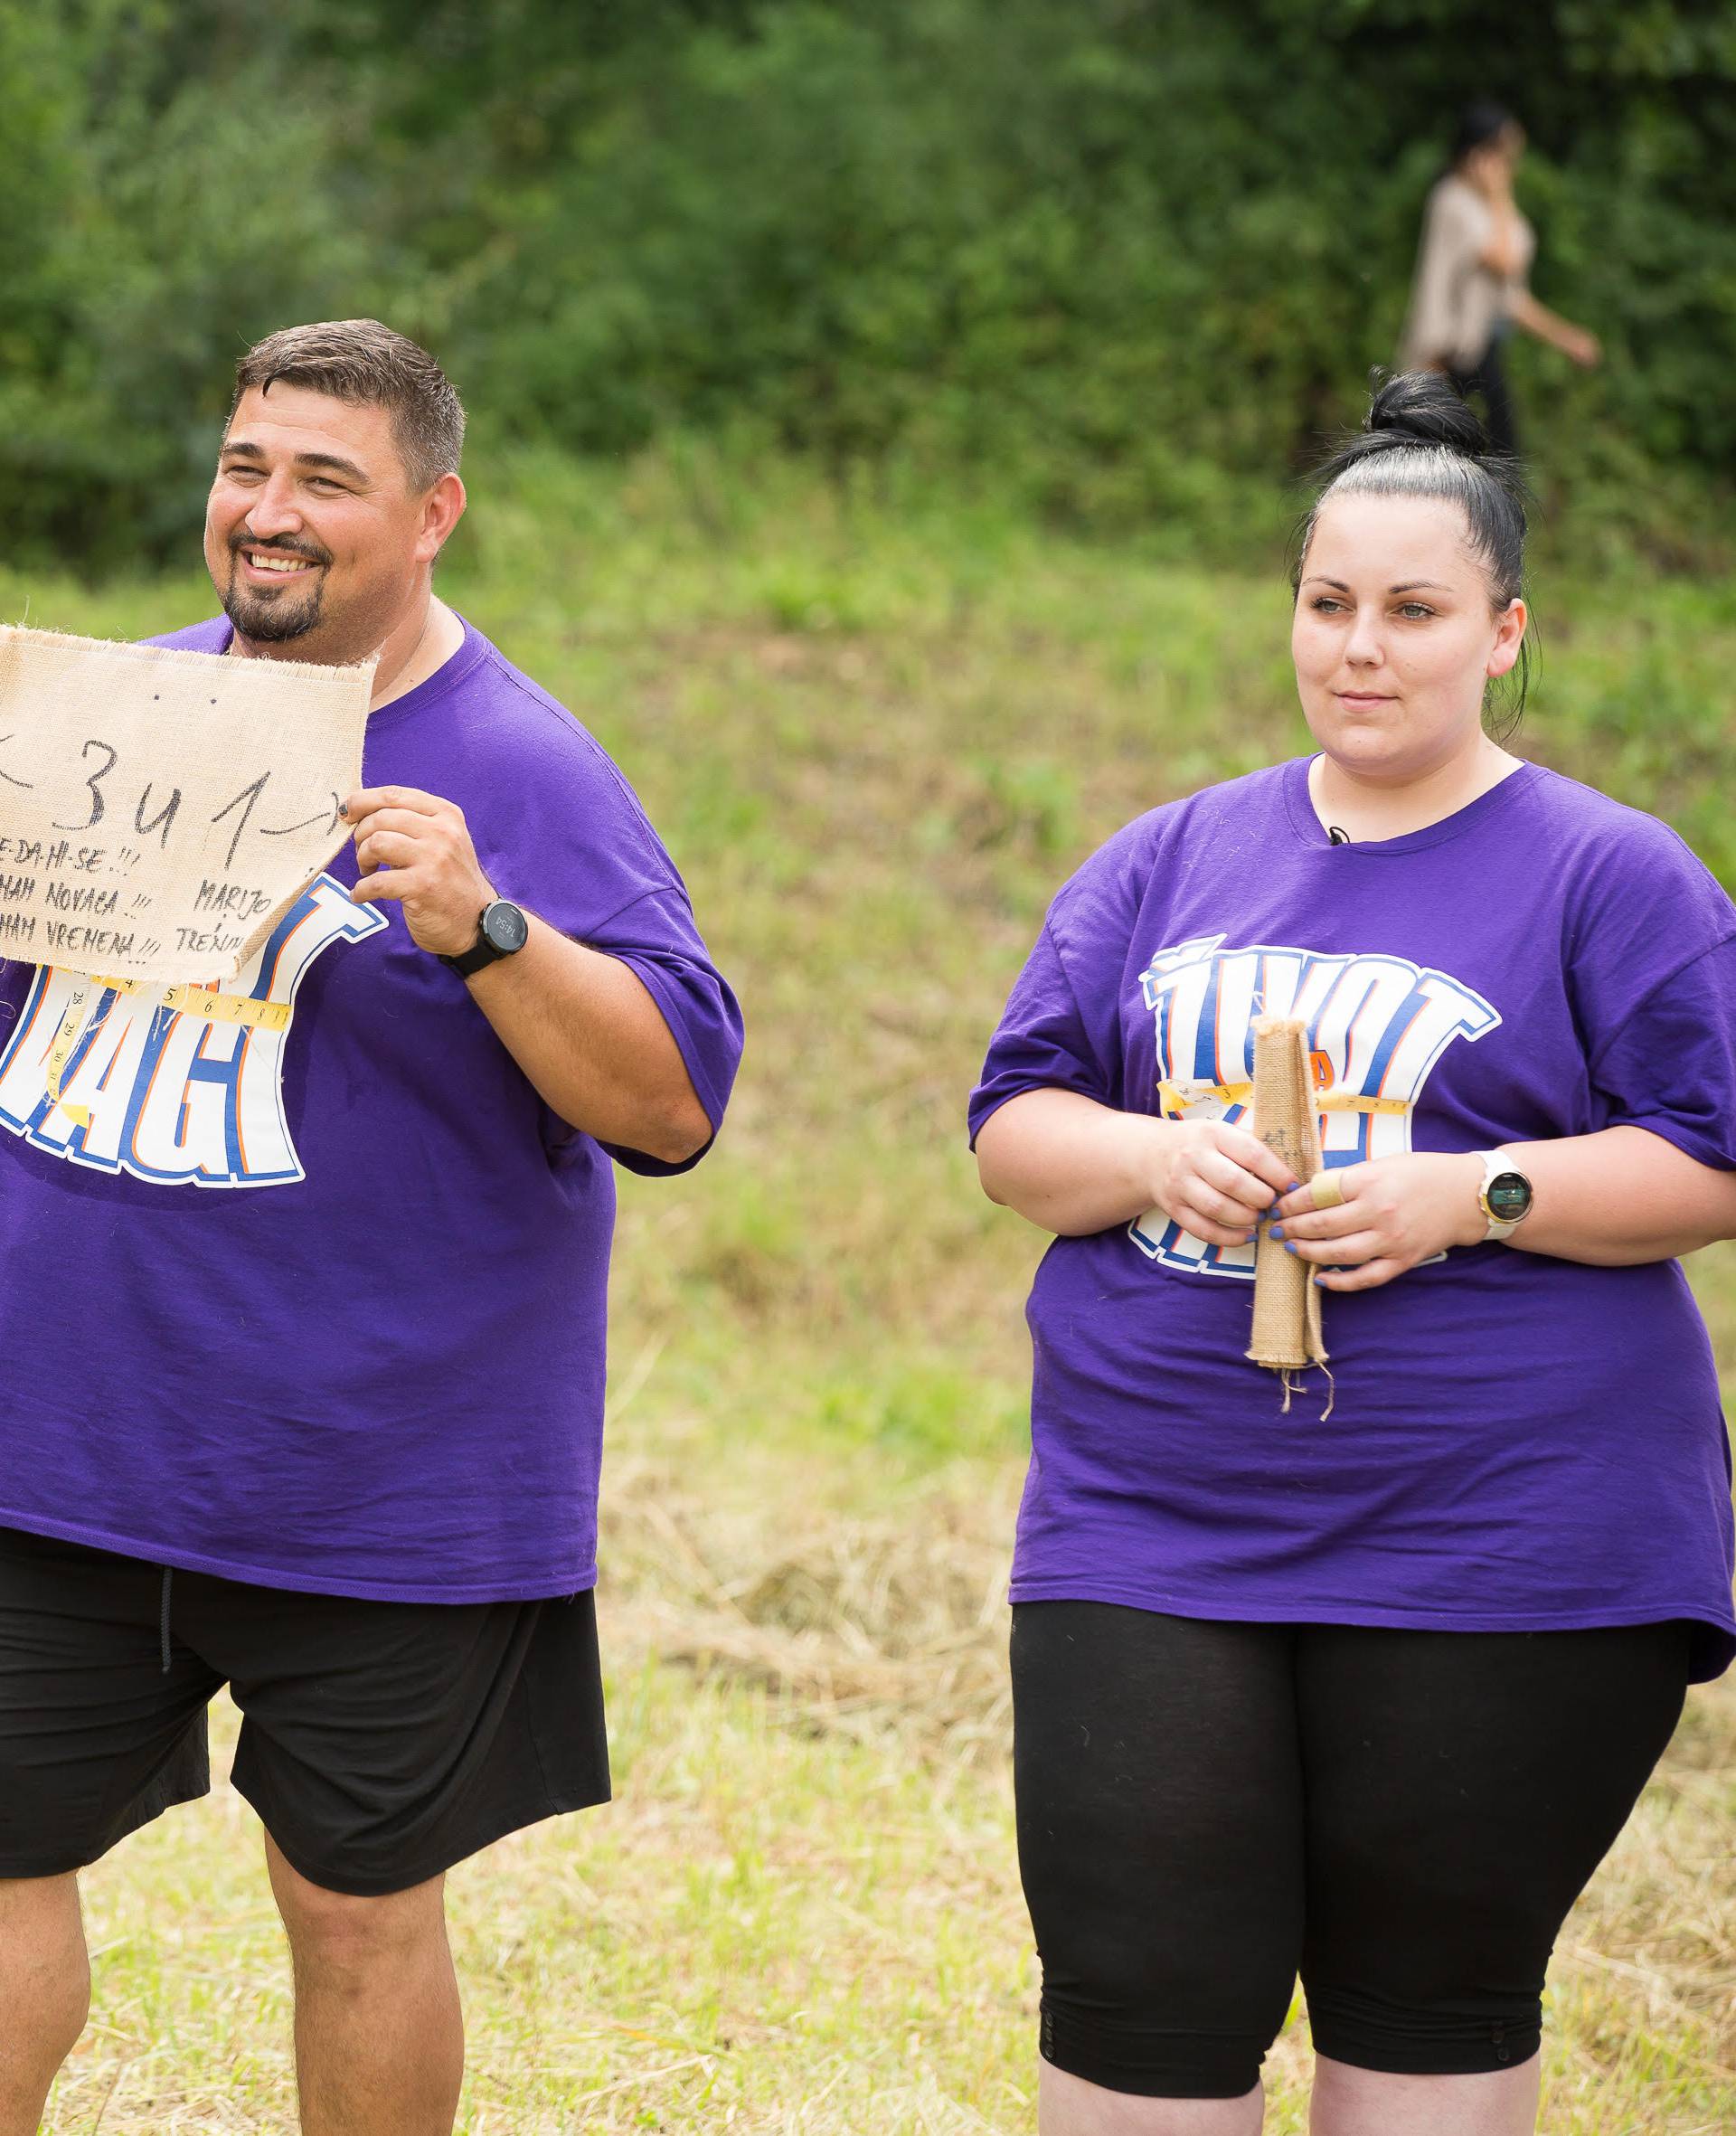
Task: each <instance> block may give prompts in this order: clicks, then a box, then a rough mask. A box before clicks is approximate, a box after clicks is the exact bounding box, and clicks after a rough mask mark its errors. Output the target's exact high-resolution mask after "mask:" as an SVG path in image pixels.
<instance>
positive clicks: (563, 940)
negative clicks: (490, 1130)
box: [467, 915, 712, 1164]
mask: <svg viewBox="0 0 1736 2136" xmlns="http://www.w3.org/2000/svg"><path fill="white" fill-rule="evenodd" d="M530 926H531V932H530V940H528V941H527V942H526V943H525V945H524V948H523V949H522V950H519V951H518V953H517V954H516V955H515V956H513V957H505V958H502V959H500V961H499V962H497V963H495V964H488V965H485V966H484V967H483V969H481V970H480V971H478V972H476V974H474V976H473V977H472V978H470V979H469V981H468V982H467V984H468V986H469V988H470V993H471V997H472V998H473V999H474V1000H475V1002H476V1007H478V1008H479V1009H481V1011H482V1013H483V1014H484V1016H486V1017H487V1019H488V1021H489V1022H490V1024H492V1025H494V1028H495V1035H496V1036H497V1037H498V1038H499V1040H500V1042H501V1044H503V1045H504V1046H505V1048H506V1050H507V1052H508V1053H509V1054H512V1056H513V1058H514V1060H515V1061H516V1062H517V1063H518V1064H519V1066H520V1067H521V1068H522V1069H523V1070H524V1073H525V1075H526V1076H527V1077H528V1078H529V1080H530V1082H532V1083H533V1085H534V1087H535V1089H536V1092H537V1093H538V1095H539V1096H540V1097H541V1098H542V1101H543V1102H544V1103H545V1104H546V1105H547V1106H548V1107H549V1109H550V1110H551V1111H553V1112H555V1113H557V1114H559V1116H560V1117H561V1119H562V1120H566V1121H568V1122H569V1123H570V1124H571V1126H573V1127H575V1128H579V1129H581V1130H582V1131H583V1132H584V1133H586V1134H588V1135H594V1136H596V1137H597V1139H599V1141H602V1142H613V1143H618V1144H620V1145H621V1146H622V1147H624V1148H628V1149H640V1150H643V1151H644V1152H645V1153H646V1156H647V1157H655V1158H662V1159H663V1161H664V1162H665V1163H666V1164H679V1163H681V1162H682V1161H683V1160H684V1159H685V1158H690V1157H692V1156H693V1154H694V1152H695V1151H696V1150H699V1149H703V1148H704V1146H705V1144H706V1143H707V1142H708V1141H709V1140H710V1139H711V1135H712V1124H711V1121H710V1120H708V1119H707V1117H706V1114H705V1110H704V1108H703V1106H702V1105H701V1103H700V1101H699V1098H698V1095H697V1093H696V1092H694V1089H693V1082H692V1080H691V1078H690V1077H689V1075H688V1073H687V1068H686V1064H685V1063H684V1061H683V1060H682V1057H681V1049H680V1048H679V1047H678V1046H677V1045H676V1044H675V1039H674V1037H673V1036H672V1035H671V1034H670V1030H669V1026H668V1025H667V1024H666V1023H665V1021H664V1019H663V1013H662V1011H661V1010H660V1009H659V1008H658V1007H657V1005H656V1002H655V1001H654V1000H653V999H652V997H651V996H650V994H649V993H648V992H647V991H646V988H645V986H644V985H643V983H642V982H641V981H640V979H639V978H638V977H637V974H636V973H635V972H634V971H633V970H631V969H630V968H629V967H628V966H627V965H625V964H623V963H622V962H621V961H620V960H619V959H618V958H615V957H609V956H606V955H604V954H603V953H602V952H601V951H600V950H588V949H586V948H585V947H584V946H583V944H582V943H580V942H575V941H571V940H569V939H568V938H567V937H566V936H565V935H563V934H561V932H560V931H558V930H557V929H555V928H552V927H551V926H549V925H548V924H547V922H544V921H542V920H539V919H537V918H536V917H535V916H534V915H530Z"/></svg>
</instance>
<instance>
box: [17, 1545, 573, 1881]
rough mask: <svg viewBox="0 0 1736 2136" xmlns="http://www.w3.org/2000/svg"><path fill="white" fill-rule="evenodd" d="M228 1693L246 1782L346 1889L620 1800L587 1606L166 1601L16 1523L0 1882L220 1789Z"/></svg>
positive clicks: (147, 1586)
mask: <svg viewBox="0 0 1736 2136" xmlns="http://www.w3.org/2000/svg"><path fill="white" fill-rule="evenodd" d="M165 1605H166V1616H165ZM165 1625H166V1630H165ZM165 1659H166V1660H167V1663H168V1667H167V1668H166V1669H165V1668H164V1662H165ZM225 1683H227V1684H228V1685H229V1687H230V1691H231V1696H232V1697H233V1698H234V1700H235V1703H236V1705H237V1706H239V1707H240V1708H241V1716H242V1719H241V1741H240V1744H239V1746H238V1748H237V1751H236V1754H235V1765H234V1772H233V1775H232V1777H233V1780H234V1782H235V1785H236V1787H237V1788H238V1789H239V1790H240V1791H241V1793H242V1794H243V1795H245V1796H246V1798H247V1800H249V1801H250V1803H252V1805H253V1807H254V1809H255V1810H258V1811H259V1816H260V1818H261V1819H263V1820H264V1824H265V1827H266V1829H267V1830H268V1831H269V1833H270V1835H271V1837H272V1838H274V1839H275V1840H276V1841H277V1843H278V1847H279V1848H281V1849H282V1850H283V1853H284V1855H285V1856H286V1857H287V1858H288V1861H289V1864H290V1866H291V1867H293V1868H295V1869H297V1870H298V1871H299V1872H300V1873H301V1875H302V1876H306V1877H307V1879H308V1880H309V1881H310V1882H311V1883H314V1884H318V1885H321V1886H325V1888H326V1889H327V1890H330V1891H339V1892H349V1893H353V1894H355V1895H359V1896H363V1897H376V1896H379V1895H382V1894H384V1893H388V1892H394V1891H405V1890H408V1889H409V1888H410V1886H412V1885H415V1884H420V1883H423V1882H425V1881H426V1880H427V1879H428V1878H429V1877H430V1876H439V1874H440V1872H441V1871H442V1870H444V1869H448V1868H450V1867H451V1866H452V1864H453V1863H454V1862H457V1861H461V1860H463V1859H464V1857H466V1856H467V1855H471V1854H474V1853H476V1851H477V1849H478V1848H483V1847H486V1846H487V1845H489V1844H490V1842H491V1841H493V1840H495V1839H498V1838H501V1837H502V1836H503V1835H504V1834H505V1833H507V1832H511V1831H515V1830H516V1829H518V1828H519V1827H520V1826H522V1825H527V1824H534V1823H535V1822H536V1821H537V1820H538V1819H541V1818H545V1817H552V1816H555V1815H558V1814H559V1813H561V1811H564V1810H581V1809H583V1808H584V1807H585V1806H586V1805H587V1804H589V1803H592V1802H605V1801H607V1800H609V1753H608V1749H607V1746H606V1744H605V1740H604V1734H603V1694H602V1678H601V1672H600V1669H599V1663H598V1654H597V1619H596V1611H595V1609H594V1606H593V1603H592V1598H591V1596H590V1594H588V1593H581V1594H575V1595H571V1596H561V1597H559V1598H557V1599H555V1600H553V1601H550V1602H474V1603H473V1602H428V1603H421V1602H360V1601H355V1600H353V1599H351V1598H350V1597H347V1596H342V1595H329V1594H295V1593H288V1592H286V1591H285V1590H283V1589H281V1588H270V1587H256V1586H253V1585H251V1584H249V1583H242V1582H241V1581H236V1580H220V1579H217V1578H215V1577H213V1576H212V1574H205V1573H188V1572H177V1573H175V1574H174V1575H173V1579H172V1582H171V1583H165V1574H164V1571H163V1568H162V1567H161V1566H158V1565H153V1564H147V1563H146V1561H144V1560H143V1559H140V1558H134V1557H121V1556H117V1555H114V1554H112V1553H111V1552H109V1551H106V1550H90V1549H87V1548H85V1547H84V1546H83V1545H80V1544H75V1543H61V1542H55V1541H52V1540H51V1539H49V1538H48V1537H46V1536H33V1535H24V1534H22V1533H20V1532H19V1531H17V1530H16V1529H8V1528H0V1877H24V1876H60V1875H62V1874H64V1873H65V1872H67V1871H69V1870H72V1869H80V1868H83V1867H85V1866H86V1865H87V1864H88V1863H90V1862H93V1861H95V1860H96V1859H97V1858H98V1857H99V1856H100V1855H103V1854H105V1853H107V1852H108V1850H109V1848H111V1847H112V1846H113V1845H114V1844H115V1842H116V1841H117V1840H118V1839H120V1838H124V1837H125V1836H126V1834H127V1833H128V1832H131V1831H136V1830H137V1829H138V1827H139V1826H140V1825H143V1824H147V1823H148V1822H149V1821H150V1820H151V1819H153V1818H155V1817H157V1816H160V1815H161V1813H162V1812H163V1811H164V1810H166V1809H168V1808H169V1807H170V1805H171V1804H173V1803H175V1802H187V1801H192V1800H194V1799H195V1798H196V1797H198V1796H200V1795H203V1794H205V1793H207V1792H208V1791H209V1790H210V1787H211V1764H210V1756H209V1753H208V1750H207V1746H206V1725H205V1715H206V1708H207V1706H209V1704H210V1702H211V1699H212V1696H213V1695H214V1693H215V1692H217V1691H218V1690H219V1689H220V1688H221V1687H222V1685H223V1684H225Z"/></svg>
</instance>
